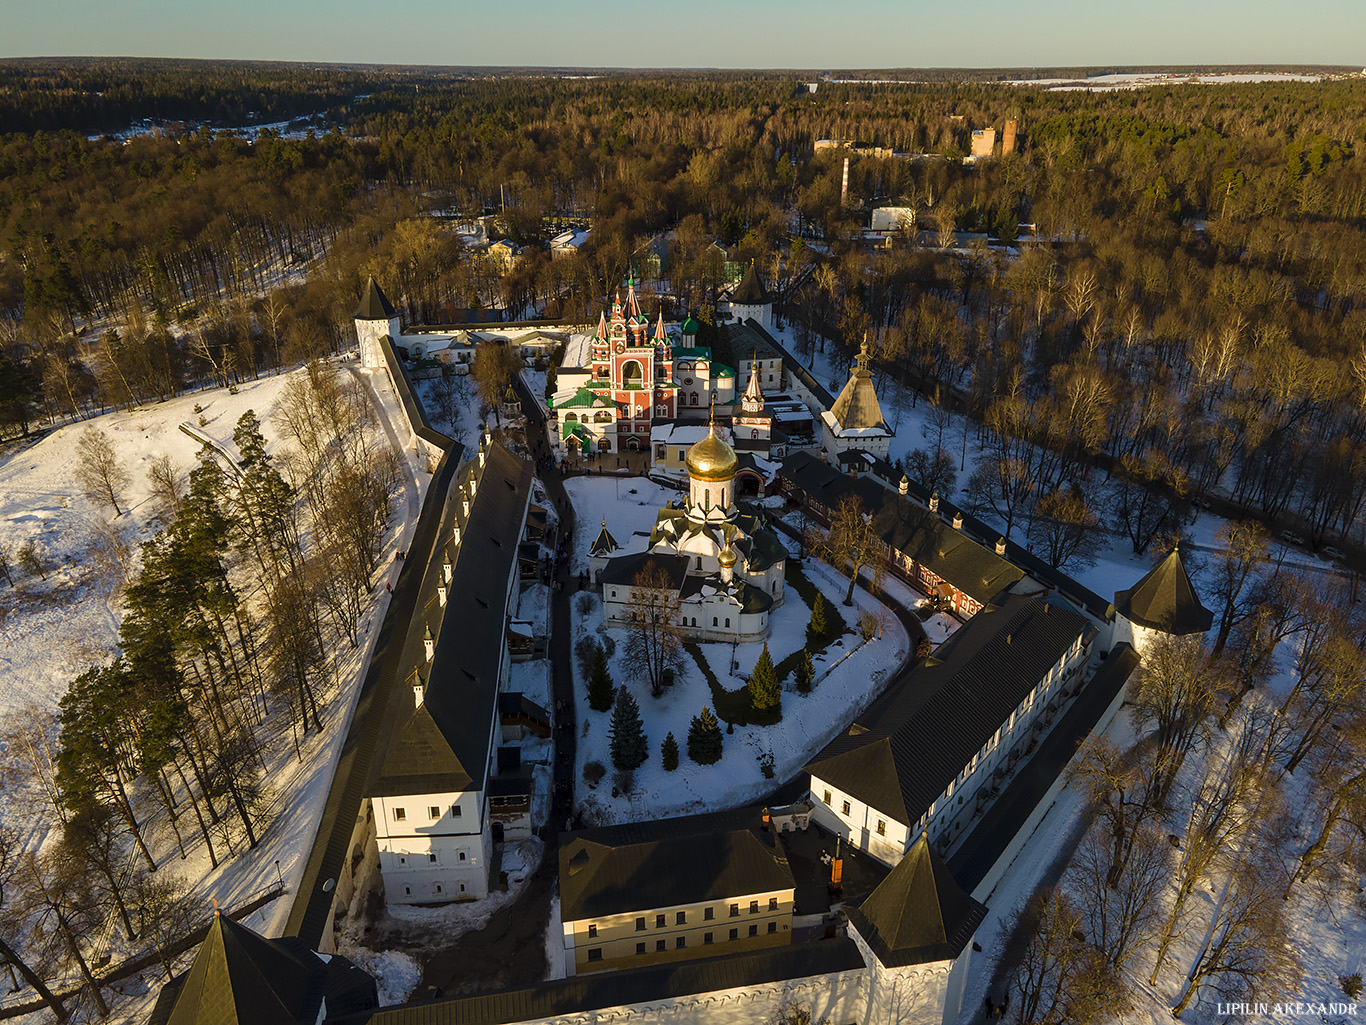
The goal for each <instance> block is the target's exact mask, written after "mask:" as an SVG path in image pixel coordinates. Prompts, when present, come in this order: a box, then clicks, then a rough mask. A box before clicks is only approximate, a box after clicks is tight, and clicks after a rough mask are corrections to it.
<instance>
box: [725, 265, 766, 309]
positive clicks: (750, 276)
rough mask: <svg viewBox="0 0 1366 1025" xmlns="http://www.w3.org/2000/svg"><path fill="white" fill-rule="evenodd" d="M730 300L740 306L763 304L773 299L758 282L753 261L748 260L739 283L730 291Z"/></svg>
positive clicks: (757, 274)
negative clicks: (747, 266)
mask: <svg viewBox="0 0 1366 1025" xmlns="http://www.w3.org/2000/svg"><path fill="white" fill-rule="evenodd" d="M730 301H731V302H732V303H739V304H740V305H741V306H763V305H764V304H765V303H770V302H772V301H773V300H772V299H770V298H769V296H768V293H767V292H765V291H764V286H763V285H762V284H761V283H760V282H759V272H758V271H757V270H755V269H754V262H753V261H750V265H749V268H748V269H747V270H746V271H745V276H744V277H743V278H741V279H740V284H738V285H737V286H736V287H735V291H734V292H732V293H731V296H730Z"/></svg>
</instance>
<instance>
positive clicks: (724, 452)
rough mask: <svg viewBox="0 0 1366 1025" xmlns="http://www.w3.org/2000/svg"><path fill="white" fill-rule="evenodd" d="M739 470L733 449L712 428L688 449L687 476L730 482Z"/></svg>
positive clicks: (738, 463)
mask: <svg viewBox="0 0 1366 1025" xmlns="http://www.w3.org/2000/svg"><path fill="white" fill-rule="evenodd" d="M739 468H740V461H739V460H738V459H736V458H735V449H733V448H731V447H730V446H729V445H727V444H726V443H725V442H724V441H722V440H721V439H720V438H718V437H717V436H716V429H715V428H714V427H713V428H712V429H711V431H710V432H709V433H708V434H707V436H706V437H705V438H703V439H702V440H701V441H699V442H698V443H697V444H696V445H694V446H693V447H692V448H690V449H688V474H689V476H692V477H696V478H698V479H699V480H716V481H723V480H730V479H731V478H732V477H734V476H735V471H736V470H738V469H739Z"/></svg>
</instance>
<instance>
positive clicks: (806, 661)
mask: <svg viewBox="0 0 1366 1025" xmlns="http://www.w3.org/2000/svg"><path fill="white" fill-rule="evenodd" d="M815 682H816V667H815V666H814V665H812V664H811V649H810V648H803V649H802V657H801V661H799V662H798V663H797V693H799V694H810V693H811V688H812V686H813V685H814V684H815Z"/></svg>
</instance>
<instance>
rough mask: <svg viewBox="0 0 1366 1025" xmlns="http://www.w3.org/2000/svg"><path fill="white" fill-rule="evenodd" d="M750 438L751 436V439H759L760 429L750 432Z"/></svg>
mask: <svg viewBox="0 0 1366 1025" xmlns="http://www.w3.org/2000/svg"><path fill="white" fill-rule="evenodd" d="M749 436H750V437H751V438H758V437H759V429H758V428H757V427H756V428H755V429H754V430H752V431H750V432H749Z"/></svg>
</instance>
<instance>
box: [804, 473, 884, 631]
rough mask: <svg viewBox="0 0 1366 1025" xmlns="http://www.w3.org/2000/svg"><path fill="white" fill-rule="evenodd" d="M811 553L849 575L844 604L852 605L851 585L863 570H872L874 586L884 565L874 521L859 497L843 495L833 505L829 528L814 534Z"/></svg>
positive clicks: (852, 587) (852, 585)
mask: <svg viewBox="0 0 1366 1025" xmlns="http://www.w3.org/2000/svg"><path fill="white" fill-rule="evenodd" d="M811 541H812V543H811V545H810V548H811V551H812V553H813V554H814V555H816V556H818V557H820V558H822V559H824V560H825V561H826V562H828V563H830V565H832V566H834V567H835V568H836V569H838V570H840V571H841V572H843V573H847V574H848V576H849V590H848V591H847V592H845V595H844V604H845V605H853V604H854V586H855V585H856V584H857V583H858V578H859V573H860V572H862V571H863V570H864V569H865V568H867V569H869V570H871V571H872V574H873V580H872V584H873V586H874V587H877V585H878V581H879V580H880V578H881V574H882V571H883V569H884V566H883V558H882V555H883V548H884V547H885V546H884V544H883V541H882V538H881V537H879V536H878V533H877V531H876V530H875V529H874V527H873V518H872V516H870V515H869V514H868V513H866V512H865V511H864V509H863V502H862V500H861V499H860V498H859V497H858V495H845V496H844V497H843V498H841V499H840V500H839V503H838V504H837V505H836V506H835V512H834V514H833V515H832V516H831V517H830V529H829V530H827V531H825V532H824V533H819V532H815V534H814V536H813V537H812V539H811Z"/></svg>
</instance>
